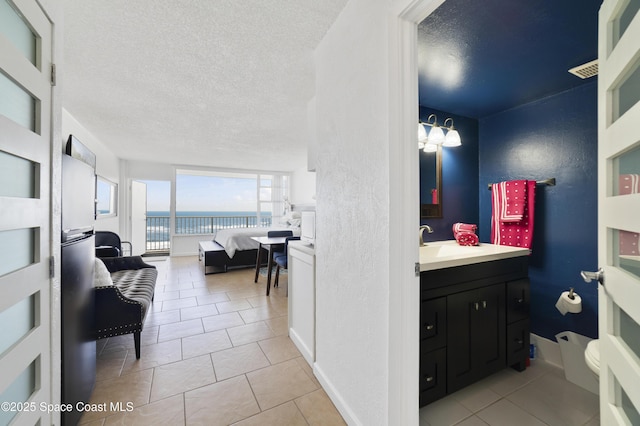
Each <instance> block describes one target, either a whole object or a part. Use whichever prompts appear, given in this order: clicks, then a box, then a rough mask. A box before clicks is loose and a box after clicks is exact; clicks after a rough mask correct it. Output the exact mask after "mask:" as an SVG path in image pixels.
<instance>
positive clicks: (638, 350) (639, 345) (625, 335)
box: [618, 308, 640, 424]
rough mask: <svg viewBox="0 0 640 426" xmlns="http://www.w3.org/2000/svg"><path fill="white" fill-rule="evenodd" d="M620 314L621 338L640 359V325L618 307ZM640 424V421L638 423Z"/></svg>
mask: <svg viewBox="0 0 640 426" xmlns="http://www.w3.org/2000/svg"><path fill="white" fill-rule="evenodd" d="M618 312H619V316H620V338H621V339H622V340H623V341H624V343H625V344H626V345H627V346H628V347H629V349H631V351H632V352H633V353H634V354H635V355H636V357H638V358H639V359H640V341H639V340H638V336H640V326H638V323H636V322H635V321H634V320H633V318H631V317H630V316H629V315H627V313H626V312H625V311H623V310H622V309H619V308H618ZM637 424H640V423H637Z"/></svg>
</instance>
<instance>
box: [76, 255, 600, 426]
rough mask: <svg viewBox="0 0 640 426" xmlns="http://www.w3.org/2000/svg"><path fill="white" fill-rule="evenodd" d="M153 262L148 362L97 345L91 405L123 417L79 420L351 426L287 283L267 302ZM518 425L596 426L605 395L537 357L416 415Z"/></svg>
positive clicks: (242, 284)
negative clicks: (301, 339)
mask: <svg viewBox="0 0 640 426" xmlns="http://www.w3.org/2000/svg"><path fill="white" fill-rule="evenodd" d="M152 264H154V265H156V266H157V268H158V282H157V287H156V293H155V301H154V303H153V305H152V307H151V311H150V312H149V314H148V316H147V319H146V323H145V328H144V331H143V333H142V349H141V355H142V356H141V358H140V359H139V360H136V359H135V352H134V347H133V337H132V335H126V336H118V337H116V338H111V339H104V340H100V341H98V363H97V381H96V387H95V389H94V392H93V395H92V399H91V401H90V402H91V403H95V404H102V403H106V404H107V406H108V407H110V403H111V402H121V403H122V404H123V405H122V406H123V408H124V410H122V411H117V410H115V411H107V412H87V413H85V415H84V417H83V418H82V421H81V424H87V425H135V426H140V425H169V426H173V425H176V426H177V425H230V424H233V425H260V426H266V425H278V426H280V425H344V424H345V423H344V421H343V419H342V418H341V417H340V414H339V413H338V411H337V410H336V409H335V407H334V406H333V404H332V403H331V400H330V399H329V398H328V397H327V395H326V393H325V392H324V390H323V389H322V387H321V386H320V384H319V383H318V381H317V380H316V379H315V377H314V375H313V372H312V370H311V368H310V367H309V365H308V364H307V363H306V362H305V361H304V359H303V358H302V357H301V355H300V353H299V352H298V350H297V348H296V347H295V346H294V345H293V343H292V342H291V340H290V339H289V338H288V337H287V298H286V297H285V290H284V289H285V287H284V285H282V286H281V287H280V288H275V289H272V291H271V296H270V297H267V296H265V278H264V277H261V278H260V279H259V281H258V284H255V283H254V282H253V277H254V270H253V269H240V270H234V271H230V272H227V273H224V274H212V275H206V276H204V275H203V273H202V270H201V269H200V266H199V264H198V260H197V258H196V257H184V258H168V259H166V260H162V261H157V262H152ZM281 280H282V283H283V284H286V275H283V276H281ZM127 404H130V405H127ZM129 406H131V407H133V410H131V411H127V408H128V407H129ZM515 424H517V425H519V426H527V425H552V426H556V425H557V426H567V425H585V426H595V425H598V424H599V413H598V398H597V396H596V395H593V394H592V393H590V392H588V391H586V390H583V389H582V388H580V387H578V386H576V385H574V384H573V383H570V382H567V381H566V380H565V378H564V374H563V371H562V370H560V369H557V368H555V367H553V366H551V365H549V364H545V363H542V362H540V361H533V362H532V366H531V367H530V368H528V369H527V370H526V371H525V372H523V373H517V372H515V371H513V370H510V369H507V370H503V371H501V372H499V373H497V374H494V375H493V376H491V377H488V378H487V379H485V380H482V381H481V382H478V383H476V384H474V385H471V386H469V387H467V388H465V389H462V390H460V391H458V392H456V393H455V394H452V395H449V396H447V397H446V398H443V399H441V400H439V401H436V402H434V403H432V404H429V405H428V406H427V407H424V408H423V409H422V410H421V411H420V425H421V426H444V425H459V426H476V425H483V426H486V425H491V426H501V425H509V426H511V425H515Z"/></svg>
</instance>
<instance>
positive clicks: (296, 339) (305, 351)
mask: <svg viewBox="0 0 640 426" xmlns="http://www.w3.org/2000/svg"><path fill="white" fill-rule="evenodd" d="M289 338H290V339H291V341H293V344H294V345H296V347H297V348H298V350H299V351H300V353H301V354H302V357H303V358H304V359H305V361H307V363H308V364H309V365H310V366H311V368H313V361H314V360H313V351H312V350H311V349H310V348H309V347H308V346H307V345H306V343H305V342H304V341H303V340H302V339H301V338H300V336H298V333H297V332H296V331H295V330H294V329H293V328H290V329H289Z"/></svg>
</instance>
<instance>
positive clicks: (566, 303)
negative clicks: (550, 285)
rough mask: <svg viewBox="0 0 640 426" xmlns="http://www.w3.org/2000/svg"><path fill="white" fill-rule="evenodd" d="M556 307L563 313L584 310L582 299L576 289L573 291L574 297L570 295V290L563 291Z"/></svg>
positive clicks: (574, 312) (575, 312)
mask: <svg viewBox="0 0 640 426" xmlns="http://www.w3.org/2000/svg"><path fill="white" fill-rule="evenodd" d="M556 308H557V309H558V310H559V311H560V313H561V314H562V315H566V314H567V312H570V313H572V314H578V313H580V312H582V299H581V298H580V296H578V293H576V292H575V291H574V292H573V299H571V298H570V297H569V292H568V291H563V292H562V294H561V295H560V297H559V298H558V301H557V302H556Z"/></svg>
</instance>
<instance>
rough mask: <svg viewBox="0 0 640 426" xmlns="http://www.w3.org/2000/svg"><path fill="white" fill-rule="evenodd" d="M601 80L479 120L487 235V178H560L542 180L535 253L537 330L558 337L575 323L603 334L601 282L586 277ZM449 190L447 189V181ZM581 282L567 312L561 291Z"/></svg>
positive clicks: (483, 234)
mask: <svg viewBox="0 0 640 426" xmlns="http://www.w3.org/2000/svg"><path fill="white" fill-rule="evenodd" d="M596 91H597V85H596V82H595V81H594V82H593V83H589V84H586V85H583V86H580V87H578V88H576V89H572V90H569V91H566V92H563V93H560V94H557V95H554V96H551V97H547V98H544V99H541V100H539V101H536V102H532V103H529V104H525V105H522V106H520V107H517V108H514V109H511V110H507V111H504V112H501V113H499V114H496V115H493V116H490V117H486V118H483V119H481V120H480V123H479V127H480V128H479V141H480V143H479V147H480V150H479V154H480V155H479V160H480V161H479V163H480V174H479V175H480V178H479V186H478V192H479V194H480V223H481V226H480V239H481V241H483V242H489V239H490V232H491V191H489V190H488V189H487V184H488V183H493V182H500V181H504V180H512V179H535V180H541V179H546V178H552V177H555V178H556V180H557V185H556V186H538V188H537V189H536V209H535V221H534V234H533V235H534V237H533V245H532V251H533V252H532V255H531V257H530V268H529V276H530V278H531V331H532V332H533V333H535V334H538V335H540V336H543V337H546V338H548V339H551V340H554V341H555V335H556V334H557V333H559V332H561V331H565V330H570V331H574V332H576V333H580V334H584V335H586V336H589V337H594V338H595V337H597V332H598V330H597V323H598V299H597V288H596V285H595V284H593V283H590V284H587V283H584V282H583V281H582V279H581V278H580V271H581V270H596V269H598V261H597V133H598V131H597V93H596ZM444 191H445V193H446V191H447V188H446V187H445V190H444ZM569 287H574V288H575V289H576V291H577V292H578V293H579V294H580V296H581V297H582V300H583V311H582V313H580V314H567V315H566V316H562V315H561V314H560V313H559V312H558V310H557V309H556V308H555V303H556V300H557V299H558V297H559V295H560V293H561V292H562V291H564V290H568V289H569Z"/></svg>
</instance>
